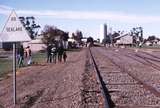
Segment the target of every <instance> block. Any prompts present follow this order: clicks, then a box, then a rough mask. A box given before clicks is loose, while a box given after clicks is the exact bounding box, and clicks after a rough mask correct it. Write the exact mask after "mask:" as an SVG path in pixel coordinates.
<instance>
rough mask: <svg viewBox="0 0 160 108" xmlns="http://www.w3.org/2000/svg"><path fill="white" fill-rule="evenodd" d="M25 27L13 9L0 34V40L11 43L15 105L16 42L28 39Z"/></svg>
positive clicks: (14, 98)
mask: <svg viewBox="0 0 160 108" xmlns="http://www.w3.org/2000/svg"><path fill="white" fill-rule="evenodd" d="M30 40H31V38H30V37H29V35H28V33H27V31H26V29H25V28H24V26H23V25H22V23H21V21H20V20H19V18H18V16H17V14H16V12H15V11H14V10H13V11H12V12H11V14H10V16H9V18H8V20H7V22H6V24H5V26H4V28H3V30H2V35H0V41H1V42H12V43H13V100H14V105H16V103H17V102H16V42H25V41H30Z"/></svg>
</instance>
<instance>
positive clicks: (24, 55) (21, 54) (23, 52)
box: [17, 45, 32, 67]
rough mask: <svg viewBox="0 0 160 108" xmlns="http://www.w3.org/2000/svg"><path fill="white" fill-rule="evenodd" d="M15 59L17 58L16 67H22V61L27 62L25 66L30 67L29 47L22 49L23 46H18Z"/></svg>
mask: <svg viewBox="0 0 160 108" xmlns="http://www.w3.org/2000/svg"><path fill="white" fill-rule="evenodd" d="M17 58H18V67H23V66H24V60H25V61H26V62H27V65H30V64H31V62H32V59H31V49H30V46H27V47H26V48H23V45H20V47H19V48H18V50H17Z"/></svg>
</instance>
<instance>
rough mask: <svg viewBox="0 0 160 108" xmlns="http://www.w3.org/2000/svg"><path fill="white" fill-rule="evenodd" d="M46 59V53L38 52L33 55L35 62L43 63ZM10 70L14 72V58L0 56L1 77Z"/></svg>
mask: <svg viewBox="0 0 160 108" xmlns="http://www.w3.org/2000/svg"><path fill="white" fill-rule="evenodd" d="M45 60H46V55H45V53H39V52H38V53H35V54H33V55H32V61H33V62H35V63H43V62H45ZM17 68H18V67H17ZM10 72H12V59H8V58H0V78H1V77H5V76H6V75H7V74H8V73H10Z"/></svg>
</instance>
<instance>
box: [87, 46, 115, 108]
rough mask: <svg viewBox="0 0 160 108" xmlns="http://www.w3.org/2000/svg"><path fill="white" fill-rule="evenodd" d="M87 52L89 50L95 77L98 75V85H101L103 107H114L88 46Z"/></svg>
mask: <svg viewBox="0 0 160 108" xmlns="http://www.w3.org/2000/svg"><path fill="white" fill-rule="evenodd" d="M89 52H90V55H91V59H92V61H93V64H94V68H95V71H96V73H97V77H98V81H99V83H100V86H101V91H102V94H103V97H104V101H105V103H104V108H114V107H115V104H114V103H113V101H112V100H111V96H110V94H109V91H108V89H107V87H106V83H105V82H104V81H103V78H102V76H101V74H100V71H99V69H98V66H97V64H96V61H95V59H94V57H93V54H92V52H91V49H90V48H89Z"/></svg>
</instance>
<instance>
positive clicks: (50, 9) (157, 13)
mask: <svg viewBox="0 0 160 108" xmlns="http://www.w3.org/2000/svg"><path fill="white" fill-rule="evenodd" d="M159 5H160V0H0V30H2V28H3V26H4V23H5V22H6V20H7V17H8V15H9V14H10V11H11V10H12V9H15V10H16V12H17V14H18V16H31V15H32V16H35V18H36V22H37V23H38V24H40V25H41V29H43V27H44V25H46V24H48V25H54V26H56V27H58V28H60V29H62V30H64V31H69V32H74V31H76V30H77V29H79V30H82V32H83V33H84V35H85V36H93V37H95V38H98V37H99V32H100V25H101V24H104V23H107V24H108V26H109V27H112V29H113V31H117V30H124V31H130V30H131V29H132V28H133V27H138V26H142V27H143V28H144V35H145V37H147V36H148V35H156V36H159V37H160V30H159V29H160V7H159Z"/></svg>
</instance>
